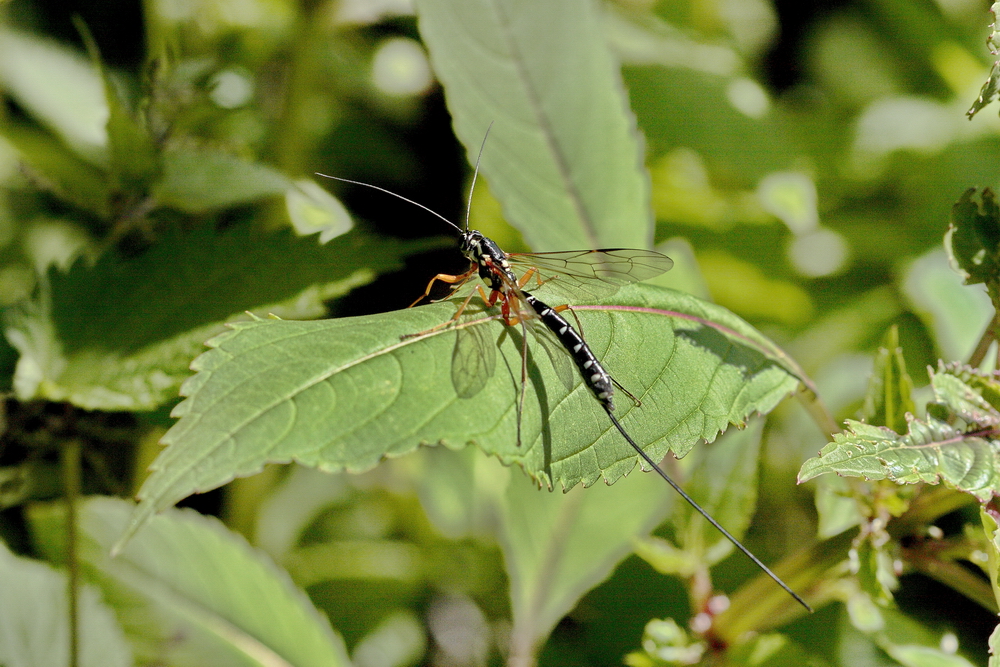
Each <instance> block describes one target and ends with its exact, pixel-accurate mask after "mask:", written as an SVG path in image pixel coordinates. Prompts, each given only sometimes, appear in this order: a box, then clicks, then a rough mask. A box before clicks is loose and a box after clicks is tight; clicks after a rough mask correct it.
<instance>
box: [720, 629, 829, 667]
mask: <svg viewBox="0 0 1000 667" xmlns="http://www.w3.org/2000/svg"><path fill="white" fill-rule="evenodd" d="M724 664H725V665H726V667H742V666H744V665H745V666H746V667H826V665H828V664H829V663H827V662H826V661H825V660H823V659H822V658H821V657H819V656H817V655H816V654H814V653H810V652H808V651H807V650H806V648H805V647H804V646H803V645H802V644H800V643H798V642H794V641H792V640H791V639H789V638H788V637H786V636H785V635H780V634H778V633H773V632H772V633H768V634H761V635H758V636H754V637H751V638H750V640H749V641H747V642H746V643H743V644H740V645H739V646H737V647H735V648H734V649H732V650H731V651H729V652H728V654H727V656H726V662H725V663H724Z"/></svg>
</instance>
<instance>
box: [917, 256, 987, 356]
mask: <svg viewBox="0 0 1000 667" xmlns="http://www.w3.org/2000/svg"><path fill="white" fill-rule="evenodd" d="M903 293H904V294H905V295H906V298H907V300H908V301H909V302H910V309H911V310H912V311H913V312H914V313H916V314H917V315H918V316H919V317H920V319H921V320H923V322H924V326H925V327H926V328H927V330H928V331H929V332H931V333H932V334H933V336H934V341H935V342H936V343H937V346H938V348H939V349H940V350H941V356H943V357H944V358H945V359H964V358H967V357H968V356H969V355H970V354H971V353H972V351H973V350H974V349H975V347H976V343H977V342H978V341H979V339H980V337H981V336H982V332H983V330H984V329H985V328H986V326H987V325H988V324H989V323H990V321H991V320H992V319H993V316H994V313H995V312H996V308H995V307H994V306H993V304H992V303H991V302H990V296H988V295H987V294H986V293H984V292H983V291H982V290H977V289H969V288H967V287H964V286H963V285H962V284H961V281H960V280H957V276H956V274H955V271H954V270H953V268H952V267H949V266H948V259H947V258H946V256H945V253H944V252H943V251H941V250H934V251H932V252H929V253H927V254H925V255H923V256H922V257H918V258H917V259H915V260H914V261H913V262H911V263H910V266H909V267H908V268H907V269H906V276H905V277H904V278H903Z"/></svg>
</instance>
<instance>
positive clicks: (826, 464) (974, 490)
mask: <svg viewBox="0 0 1000 667" xmlns="http://www.w3.org/2000/svg"><path fill="white" fill-rule="evenodd" d="M998 456H1000V455H998V453H997V451H996V449H995V447H994V446H993V444H992V441H991V440H988V439H984V438H983V437H980V436H979V435H977V434H976V433H963V432H962V431H960V430H958V429H957V428H955V427H954V426H951V425H949V424H947V423H945V422H942V421H938V420H937V419H934V418H933V417H928V418H927V419H926V420H920V419H915V418H914V419H911V420H910V423H909V431H908V433H907V435H905V436H904V435H899V434H897V433H896V432H894V431H891V430H890V429H887V428H885V427H883V426H871V425H869V424H864V423H862V422H856V421H854V420H852V419H848V420H847V430H846V431H844V432H843V433H837V434H835V435H834V441H833V442H831V443H830V444H828V445H827V446H826V447H824V448H823V449H822V450H821V451H820V453H819V456H818V457H814V458H811V459H809V460H808V461H806V462H805V463H803V464H802V469H801V470H800V472H799V482H805V481H808V480H810V479H812V478H813V477H816V476H818V475H822V474H824V473H830V472H835V473H837V474H838V475H845V476H848V477H863V478H865V479H868V480H876V479H890V480H892V481H894V482H896V483H898V484H914V483H916V482H927V483H929V484H937V483H939V482H941V481H944V482H946V483H948V484H949V485H951V486H953V487H955V488H956V489H958V490H959V491H965V492H967V493H971V494H973V495H974V496H976V497H977V498H979V500H980V501H981V502H986V501H987V500H989V499H990V498H991V497H992V496H993V494H994V493H995V492H997V491H998V485H1000V460H998Z"/></svg>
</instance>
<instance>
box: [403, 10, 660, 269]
mask: <svg viewBox="0 0 1000 667" xmlns="http://www.w3.org/2000/svg"><path fill="white" fill-rule="evenodd" d="M416 6H417V13H418V16H419V20H420V23H419V25H420V34H421V37H422V38H423V40H424V43H425V44H426V45H427V47H428V49H429V51H430V56H431V62H432V64H433V65H434V71H435V73H436V74H437V76H438V78H439V79H440V80H441V82H442V83H443V84H444V87H445V95H446V98H447V100H448V109H449V111H450V112H451V115H452V118H454V122H455V133H456V134H457V135H458V137H459V138H460V139H461V140H462V142H463V143H464V144H465V145H466V147H468V148H469V156H470V162H472V163H473V164H474V163H475V161H476V160H475V158H476V152H477V150H478V148H479V145H480V143H481V142H482V140H483V135H484V134H485V132H486V129H487V127H489V126H490V124H491V123H493V124H494V125H493V130H492V133H491V134H490V138H489V143H488V144H487V146H486V150H485V151H484V152H483V158H482V173H483V175H484V176H485V177H486V178H487V180H489V183H490V189H491V190H492V192H493V193H494V194H495V195H496V197H497V199H499V200H500V201H501V202H503V206H504V213H505V214H506V217H507V218H508V220H510V222H511V223H512V224H513V225H515V226H516V227H518V228H519V229H520V230H521V232H522V233H523V234H524V237H525V239H526V240H527V241H528V243H529V245H531V247H532V248H534V249H536V250H554V249H563V248H597V247H608V246H611V247H614V246H624V247H637V248H642V247H648V246H649V245H650V243H651V242H652V216H651V215H650V211H649V183H648V177H647V176H646V175H645V174H644V173H643V171H642V168H641V165H642V154H641V151H640V148H639V140H638V133H637V131H636V128H635V120H634V118H633V116H632V114H631V113H630V112H629V111H628V106H627V101H626V96H625V90H624V86H623V84H622V81H621V75H620V73H619V71H618V63H616V62H615V60H614V58H612V56H611V54H610V52H609V50H608V46H607V44H606V43H605V36H604V32H603V30H602V28H601V20H600V11H599V8H598V7H597V3H595V2H593V1H592V0H585V1H584V2H580V1H579V0H546V1H545V2H535V1H533V0H464V1H463V2H452V1H451V0H420V1H419V2H417V3H416Z"/></svg>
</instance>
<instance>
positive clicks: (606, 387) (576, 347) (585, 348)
mask: <svg viewBox="0 0 1000 667" xmlns="http://www.w3.org/2000/svg"><path fill="white" fill-rule="evenodd" d="M524 300H525V301H527V302H528V305H529V306H531V308H532V309H533V310H534V311H535V312H536V313H537V314H538V317H539V318H540V319H541V320H542V322H544V323H545V326H547V327H548V328H549V329H550V330H551V331H552V333H554V334H555V335H556V338H558V339H559V342H560V343H562V344H563V346H564V347H565V348H566V350H567V351H568V352H569V353H570V356H572V357H573V361H574V362H576V365H577V368H579V369H580V374H581V375H582V376H583V379H584V381H585V382H586V383H587V386H588V387H590V391H591V392H593V394H594V396H595V397H597V400H599V401H600V402H601V403H603V404H604V405H605V406H606V407H607V408H608V410H614V409H615V405H614V401H613V399H612V396H613V395H614V393H615V385H614V383H613V382H612V381H611V376H610V375H608V372H607V371H606V370H604V366H602V365H601V362H600V361H598V360H597V357H595V356H594V353H593V352H591V350H590V346H589V345H587V343H586V341H584V340H583V337H582V336H581V335H580V334H579V333H578V332H577V331H576V329H574V328H573V327H572V326H570V323H569V322H567V321H566V318H564V317H563V316H562V315H560V314H559V313H557V312H556V311H555V309H554V308H552V307H550V306H549V305H548V304H546V303H544V302H543V301H539V300H538V299H537V298H535V297H534V296H533V295H532V294H529V293H528V292H524Z"/></svg>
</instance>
